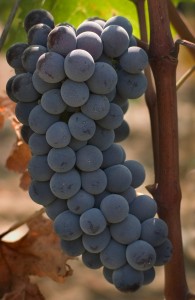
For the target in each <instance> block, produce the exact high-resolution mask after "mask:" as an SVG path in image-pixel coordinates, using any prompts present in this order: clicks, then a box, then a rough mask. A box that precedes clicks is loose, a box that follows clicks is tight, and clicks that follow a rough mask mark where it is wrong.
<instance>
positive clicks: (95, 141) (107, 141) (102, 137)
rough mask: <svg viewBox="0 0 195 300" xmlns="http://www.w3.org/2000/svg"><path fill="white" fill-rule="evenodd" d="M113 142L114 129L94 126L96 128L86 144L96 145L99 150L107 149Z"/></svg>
mask: <svg viewBox="0 0 195 300" xmlns="http://www.w3.org/2000/svg"><path fill="white" fill-rule="evenodd" d="M113 142H114V130H108V129H105V128H102V127H100V126H96V130H95V133H94V135H93V136H92V138H91V139H89V141H88V144H90V145H94V146H96V147H98V148H99V149H100V150H101V151H105V150H106V149H108V148H109V147H110V146H111V145H112V144H113Z"/></svg>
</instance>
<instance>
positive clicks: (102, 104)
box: [81, 94, 110, 120]
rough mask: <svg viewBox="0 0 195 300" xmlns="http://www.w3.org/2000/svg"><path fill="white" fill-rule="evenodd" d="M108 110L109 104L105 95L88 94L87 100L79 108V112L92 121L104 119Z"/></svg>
mask: <svg viewBox="0 0 195 300" xmlns="http://www.w3.org/2000/svg"><path fill="white" fill-rule="evenodd" d="M109 108H110V103H109V101H108V98H107V97H106V96H105V95H97V94H90V96H89V99H88V100H87V102H86V103H85V104H83V105H82V106H81V111H82V113H84V114H85V115H86V116H88V117H89V118H91V119H93V120H99V119H102V118H104V117H105V116H106V115H107V114H108V112H109Z"/></svg>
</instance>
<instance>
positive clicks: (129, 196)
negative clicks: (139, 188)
mask: <svg viewBox="0 0 195 300" xmlns="http://www.w3.org/2000/svg"><path fill="white" fill-rule="evenodd" d="M120 195H121V196H123V197H124V198H125V199H126V200H127V202H128V204H129V205H130V204H131V203H132V202H133V200H134V199H135V197H136V191H135V189H134V188H133V187H132V186H130V187H129V188H128V189H127V190H126V191H124V192H122V193H120Z"/></svg>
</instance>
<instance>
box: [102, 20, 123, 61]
mask: <svg viewBox="0 0 195 300" xmlns="http://www.w3.org/2000/svg"><path fill="white" fill-rule="evenodd" d="M101 39H102V42H103V46H104V53H105V54H106V55H108V56H109V57H112V58H115V57H119V56H120V55H122V54H123V53H124V52H125V50H127V48H128V47H129V36H128V33H127V31H126V30H125V29H124V28H123V27H121V26H119V25H109V26H106V27H104V30H103V31H102V34H101Z"/></svg>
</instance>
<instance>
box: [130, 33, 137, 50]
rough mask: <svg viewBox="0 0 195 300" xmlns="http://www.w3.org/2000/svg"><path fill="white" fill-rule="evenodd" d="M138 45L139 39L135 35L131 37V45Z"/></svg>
mask: <svg viewBox="0 0 195 300" xmlns="http://www.w3.org/2000/svg"><path fill="white" fill-rule="evenodd" d="M133 46H137V39H136V37H135V36H134V35H132V36H131V37H130V41H129V47H133Z"/></svg>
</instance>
